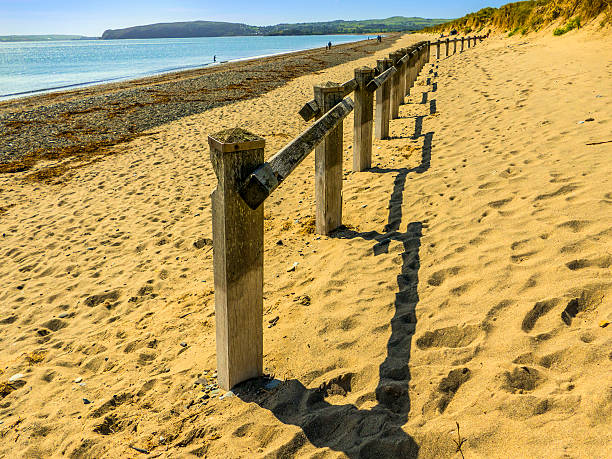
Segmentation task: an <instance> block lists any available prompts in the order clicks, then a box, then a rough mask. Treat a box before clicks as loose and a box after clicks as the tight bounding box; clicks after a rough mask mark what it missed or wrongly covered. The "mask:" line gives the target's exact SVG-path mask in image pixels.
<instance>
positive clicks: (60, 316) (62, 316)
mask: <svg viewBox="0 0 612 459" xmlns="http://www.w3.org/2000/svg"><path fill="white" fill-rule="evenodd" d="M69 315H70V314H69V313H67V312H62V313H61V314H60V315H59V316H57V317H59V318H60V319H65V318H66V317H68V316H69Z"/></svg>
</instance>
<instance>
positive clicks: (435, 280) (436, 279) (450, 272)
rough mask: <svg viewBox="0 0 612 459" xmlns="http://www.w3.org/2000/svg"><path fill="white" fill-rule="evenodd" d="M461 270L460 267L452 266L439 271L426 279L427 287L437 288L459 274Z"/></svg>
mask: <svg viewBox="0 0 612 459" xmlns="http://www.w3.org/2000/svg"><path fill="white" fill-rule="evenodd" d="M462 269H463V268H462V267H461V266H453V267H452V268H447V269H441V270H440V271H436V272H435V273H433V274H432V275H431V277H430V278H429V279H427V283H428V284H429V285H433V286H434V287H437V286H439V285H442V283H443V282H444V281H445V280H446V279H447V278H448V277H450V276H456V275H457V274H459V273H460V272H461V270H462Z"/></svg>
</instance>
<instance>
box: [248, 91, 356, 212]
mask: <svg viewBox="0 0 612 459" xmlns="http://www.w3.org/2000/svg"><path fill="white" fill-rule="evenodd" d="M354 106H355V105H354V103H353V101H352V99H351V98H350V97H347V98H346V99H343V100H342V101H341V102H340V103H338V104H337V105H336V106H335V107H334V108H332V109H331V110H330V111H329V112H327V113H326V114H325V115H324V116H322V117H321V118H319V120H318V121H317V122H316V123H314V124H313V125H312V126H310V127H309V128H308V129H306V130H305V131H304V132H302V133H301V134H300V135H299V136H297V137H296V138H295V139H293V140H292V141H291V142H289V143H288V144H287V145H286V146H285V147H283V148H282V149H281V150H279V151H278V153H276V154H275V155H274V156H272V157H271V158H270V159H269V160H268V161H267V162H264V163H262V164H261V165H260V166H259V167H258V168H257V169H255V170H254V171H253V172H252V173H251V174H250V175H249V176H248V177H247V178H246V180H245V181H244V183H243V184H241V185H240V187H239V190H240V191H239V192H240V196H242V199H244V202H246V203H247V204H248V206H249V207H250V208H251V209H257V208H258V207H259V206H260V205H261V204H262V203H263V202H264V200H265V199H266V198H267V197H268V196H270V194H271V193H272V192H273V191H274V190H275V189H276V188H278V186H279V185H280V184H281V183H283V181H284V180H285V179H286V178H287V177H288V176H289V174H291V172H293V170H294V169H295V168H296V167H297V166H298V165H299V164H300V163H301V162H302V161H303V160H304V158H306V157H307V156H308V155H309V154H310V152H312V150H313V149H314V148H315V147H316V146H317V145H318V144H319V143H321V141H322V140H323V139H324V138H325V136H326V135H327V134H328V133H329V132H330V131H331V130H332V129H334V128H336V126H338V124H339V123H340V122H342V120H343V119H344V118H346V116H347V115H348V114H349V113H350V112H351V111H352V110H353V108H354Z"/></svg>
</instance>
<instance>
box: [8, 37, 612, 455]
mask: <svg viewBox="0 0 612 459" xmlns="http://www.w3.org/2000/svg"><path fill="white" fill-rule="evenodd" d="M430 38H432V37H431V36H426V35H419V34H415V35H405V36H403V37H401V38H399V39H398V40H397V41H396V42H395V43H394V44H393V46H392V49H396V48H400V47H405V46H408V45H410V44H412V43H414V42H417V41H420V40H422V39H430ZM390 50H391V49H389V48H387V49H381V50H378V51H375V52H374V53H373V54H368V55H367V56H364V57H360V58H358V59H355V60H351V61H350V62H345V63H341V64H339V65H334V66H332V67H329V68H322V69H319V70H317V71H316V72H314V73H306V74H303V75H301V76H299V77H297V78H294V79H290V80H288V81H286V82H285V84H283V85H279V86H278V87H275V88H270V89H269V90H267V92H262V93H261V94H260V95H257V96H255V97H252V98H249V99H245V100H239V101H236V102H233V103H228V104H226V105H223V106H218V107H215V108H212V109H208V110H206V111H204V112H202V113H195V114H193V115H190V116H186V117H182V118H180V119H177V120H175V121H171V122H168V123H164V124H159V125H156V126H155V127H154V128H153V129H150V130H143V131H142V132H141V133H142V134H145V135H142V136H139V137H136V138H133V139H132V140H129V141H126V142H122V143H120V144H117V145H111V146H108V149H109V152H108V153H109V154H107V155H105V156H104V157H103V158H101V159H100V160H97V161H95V162H91V163H89V161H88V160H87V159H85V160H84V163H83V164H81V166H82V167H72V168H71V169H70V170H69V172H68V173H66V174H64V175H61V176H60V177H61V178H60V179H58V180H57V182H58V184H55V185H54V184H48V183H41V182H40V181H32V180H26V179H25V178H26V177H28V176H29V175H30V174H33V173H36V172H37V171H41V170H44V169H45V168H48V167H51V166H55V165H57V164H58V163H57V161H41V162H38V163H36V164H34V165H33V166H32V168H31V169H30V170H27V171H23V172H16V173H12V174H0V195H1V196H2V203H1V204H0V241H1V245H0V255H1V257H2V263H0V280H1V284H0V285H1V287H0V438H1V439H2V441H1V442H0V455H2V456H6V457H27V458H33V457H41V458H42V457H59V456H67V457H73V458H80V457H87V458H94V457H95V458H102V457H104V458H115V457H134V458H136V457H150V458H153V457H160V458H175V457H210V458H216V457H228V458H253V457H270V458H272V457H300V458H302V457H305V458H336V457H338V458H340V457H349V458H368V457H372V458H380V457H419V458H440V457H457V458H458V457H461V455H460V453H459V452H457V447H456V444H455V441H457V440H458V432H457V423H458V425H459V426H460V431H459V434H460V438H459V441H460V443H462V447H461V449H462V453H463V454H464V455H465V457H466V458H508V457H537V458H540V457H541V458H569V457H571V458H605V457H609V452H610V445H612V324H611V325H606V324H607V323H608V322H612V301H611V298H612V271H611V269H610V267H611V266H612V183H611V179H610V177H611V176H612V174H611V166H610V157H611V153H612V143H609V141H611V140H612V111H611V110H610V105H611V100H612V85H611V84H610V74H611V73H612V40H609V37H607V38H606V37H602V36H601V35H599V34H596V33H591V32H589V31H586V30H585V31H580V32H571V33H568V34H566V35H564V36H562V37H553V36H552V34H551V33H546V34H544V33H542V34H540V35H537V36H532V37H530V36H527V37H518V36H514V37H512V38H507V37H505V36H504V37H492V38H489V39H488V40H485V41H484V42H482V43H480V44H478V46H476V47H475V48H472V49H466V51H465V52H464V53H462V54H456V55H453V56H450V57H448V58H445V59H441V60H440V61H439V62H434V59H432V63H431V64H428V65H426V66H425V68H424V69H423V72H422V74H421V76H420V78H419V80H418V82H417V85H416V87H415V89H414V90H413V91H412V94H411V96H410V98H408V99H407V103H406V104H404V105H402V106H401V107H400V118H399V119H397V120H393V121H392V122H391V139H388V140H381V141H378V140H377V141H375V142H374V149H373V168H372V169H371V170H369V171H367V172H360V173H352V172H350V170H351V164H352V147H351V145H352V136H353V134H352V123H353V118H352V116H351V115H349V117H348V118H347V119H346V120H345V129H344V149H345V157H344V171H345V181H344V188H343V200H344V208H343V212H344V224H345V225H346V228H344V229H342V230H340V231H337V232H336V233H334V234H333V235H332V236H331V237H321V236H317V235H315V234H313V233H312V229H313V216H314V198H313V196H314V158H313V156H314V155H311V156H309V157H308V158H307V159H306V160H305V161H304V163H303V164H301V165H300V167H299V168H298V169H296V170H295V172H294V173H293V174H292V175H291V176H290V177H289V178H288V179H287V181H286V182H285V183H283V184H282V186H281V187H280V188H279V189H278V190H276V191H275V192H274V194H272V195H271V196H270V198H269V199H268V200H267V201H266V204H265V272H264V368H265V372H266V374H267V375H269V377H270V380H271V381H273V382H272V383H269V382H265V385H262V384H261V383H250V384H246V385H245V386H242V387H238V388H237V389H236V390H235V391H234V392H233V393H232V394H229V396H228V395H226V394H225V393H224V392H223V391H219V390H218V389H217V388H216V387H215V378H216V369H215V365H216V357H215V315H214V289H213V274H212V246H211V237H212V236H211V232H212V228H211V209H210V194H211V192H212V190H213V189H214V188H215V186H216V178H215V175H214V172H213V170H212V168H211V164H210V160H209V151H208V143H207V136H208V134H211V133H214V132H217V131H219V130H221V129H226V128H231V127H241V128H244V129H247V130H249V131H251V132H253V133H255V134H258V135H261V136H262V137H264V138H265V139H266V156H271V155H272V154H274V153H275V152H276V151H278V149H279V148H281V147H282V146H284V145H285V144H286V143H287V142H288V141H290V140H291V139H292V138H294V137H295V136H296V135H298V134H299V133H300V132H301V131H302V130H303V129H304V128H305V127H306V126H308V123H305V122H304V121H303V120H302V119H301V118H300V117H299V116H298V114H297V112H298V110H299V109H300V108H301V106H302V105H303V104H304V103H305V102H306V101H308V100H309V99H311V98H312V86H313V85H314V84H317V83H322V82H327V81H335V82H342V81H346V80H348V79H350V78H352V76H353V69H354V68H356V67H359V66H363V65H369V66H372V65H373V64H374V63H375V59H377V58H378V59H380V58H382V57H385V56H386V54H388V52H389V51H390ZM433 56H434V54H432V57H433ZM604 142H607V143H604ZM296 262H297V263H298V264H297V266H296V267H295V269H293V270H292V269H291V268H292V267H293V266H295V263H296ZM9 380H12V381H11V382H10V383H9ZM461 439H465V442H461Z"/></svg>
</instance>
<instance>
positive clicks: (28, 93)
mask: <svg viewBox="0 0 612 459" xmlns="http://www.w3.org/2000/svg"><path fill="white" fill-rule="evenodd" d="M338 35H339V36H342V37H346V36H347V35H350V36H351V37H355V40H353V41H350V42H342V43H338V44H337V45H340V44H354V43H356V42H357V41H363V40H367V39H369V37H370V36H371V35H367V34H366V35H364V34H338ZM358 37H362V39H361V40H360V39H359V38H358ZM225 38H244V37H240V36H238V37H225ZM253 38H254V37H253ZM100 40H101V39H100ZM160 40H162V39H160ZM177 40H180V39H178V38H177ZM64 41H66V42H71V41H75V40H64ZM78 41H85V40H78ZM88 41H98V40H88ZM104 41H109V40H104ZM111 41H128V42H133V41H138V40H134V39H126V40H119V39H112V40H111ZM6 43H16V42H6ZM22 43H36V42H32V41H26V42H22ZM41 43H49V42H48V41H41ZM1 44H3V42H1V41H0V45H1ZM316 48H318V47H306V48H301V49H294V50H279V51H277V52H268V53H263V54H256V55H251V56H242V57H234V58H228V59H225V60H220V61H216V62H215V61H212V60H211V61H209V62H199V63H197V64H185V65H180V66H170V67H161V68H156V69H151V70H146V71H140V72H137V73H132V74H124V75H121V76H112V77H110V76H109V77H107V78H100V79H95V80H91V81H83V82H71V83H65V84H62V85H58V86H50V87H39V88H35V89H29V90H23V91H15V92H8V93H5V94H0V103H2V102H9V101H15V100H17V99H22V98H26V97H32V96H37V95H42V94H48V93H52V92H60V91H70V90H72V89H79V88H86V87H89V86H93V85H99V84H107V83H115V82H130V81H134V80H140V79H143V78H149V77H155V76H162V75H165V74H168V73H176V72H184V71H189V70H200V69H204V68H207V67H212V66H218V65H220V64H227V63H233V62H240V61H247V60H251V59H261V58H265V57H273V56H278V55H281V54H290V53H294V52H300V51H310V50H312V49H316Z"/></svg>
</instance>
